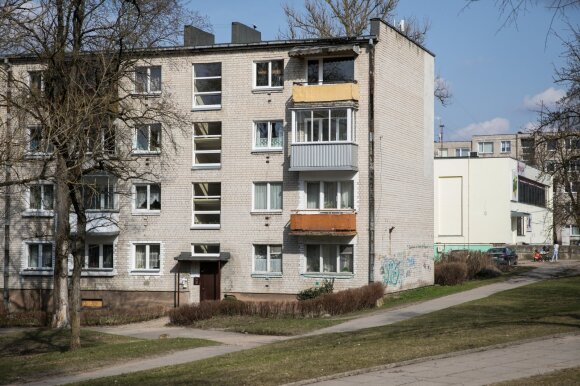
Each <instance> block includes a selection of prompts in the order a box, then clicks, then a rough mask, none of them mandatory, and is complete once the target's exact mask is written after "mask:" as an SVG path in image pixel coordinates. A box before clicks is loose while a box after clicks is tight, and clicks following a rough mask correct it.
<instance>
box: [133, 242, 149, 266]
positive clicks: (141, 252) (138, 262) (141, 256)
mask: <svg viewBox="0 0 580 386" xmlns="http://www.w3.org/2000/svg"><path fill="white" fill-rule="evenodd" d="M146 249H147V246H146V245H135V268H136V269H145V268H146V264H147V260H146V257H145V255H146Z"/></svg>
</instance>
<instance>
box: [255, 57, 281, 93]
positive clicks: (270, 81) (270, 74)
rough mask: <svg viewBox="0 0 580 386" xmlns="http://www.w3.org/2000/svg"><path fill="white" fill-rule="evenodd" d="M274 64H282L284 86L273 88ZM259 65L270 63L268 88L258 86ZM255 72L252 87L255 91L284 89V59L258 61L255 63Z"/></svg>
mask: <svg viewBox="0 0 580 386" xmlns="http://www.w3.org/2000/svg"><path fill="white" fill-rule="evenodd" d="M272 62H282V85H281V86H272ZM259 63H268V85H266V86H258V85H257V82H258V73H257V72H258V64H259ZM252 70H253V81H252V85H253V86H254V89H255V90H265V89H266V90H267V89H270V90H281V89H283V88H284V59H270V60H257V61H255V62H254V63H253V66H252Z"/></svg>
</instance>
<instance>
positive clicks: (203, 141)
mask: <svg viewBox="0 0 580 386" xmlns="http://www.w3.org/2000/svg"><path fill="white" fill-rule="evenodd" d="M221 156H222V123H221V122H198V123H194V124H193V166H194V167H197V168H213V167H219V166H220V165H221Z"/></svg>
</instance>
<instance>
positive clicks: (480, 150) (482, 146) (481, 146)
mask: <svg viewBox="0 0 580 386" xmlns="http://www.w3.org/2000/svg"><path fill="white" fill-rule="evenodd" d="M486 144H487V145H490V146H491V151H484V150H485V145H486ZM493 147H494V146H493V141H481V142H478V143H477V153H478V154H493Z"/></svg>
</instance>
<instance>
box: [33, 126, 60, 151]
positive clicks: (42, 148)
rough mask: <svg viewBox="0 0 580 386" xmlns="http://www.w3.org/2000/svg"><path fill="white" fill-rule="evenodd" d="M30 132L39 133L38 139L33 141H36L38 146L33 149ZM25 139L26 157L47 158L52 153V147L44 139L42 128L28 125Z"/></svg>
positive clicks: (44, 134)
mask: <svg viewBox="0 0 580 386" xmlns="http://www.w3.org/2000/svg"><path fill="white" fill-rule="evenodd" d="M32 131H38V132H39V133H40V137H39V138H37V139H35V140H37V141H38V145H37V146H36V147H34V148H33V147H32V141H33V135H32ZM26 138H27V145H26V154H27V155H29V156H48V155H51V154H52V153H53V152H54V146H53V145H52V143H50V142H49V141H48V139H47V138H46V133H45V130H44V126H42V125H37V124H36V125H28V126H27V128H26Z"/></svg>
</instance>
